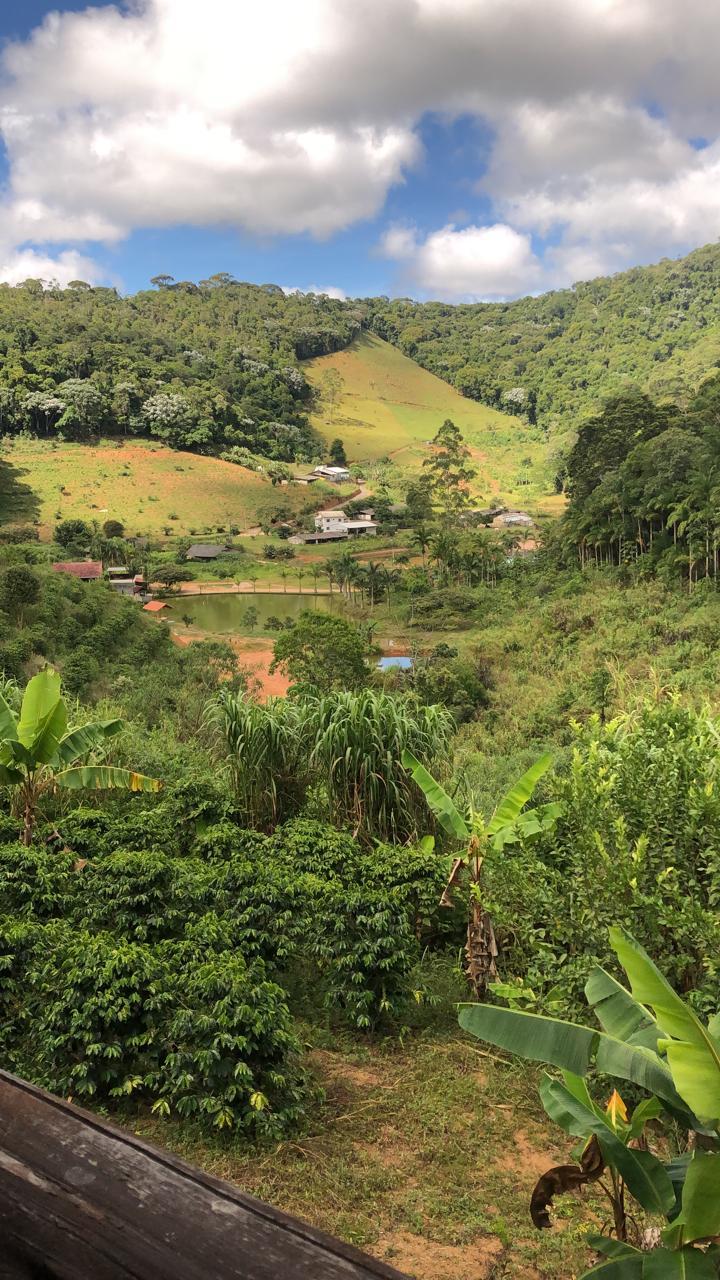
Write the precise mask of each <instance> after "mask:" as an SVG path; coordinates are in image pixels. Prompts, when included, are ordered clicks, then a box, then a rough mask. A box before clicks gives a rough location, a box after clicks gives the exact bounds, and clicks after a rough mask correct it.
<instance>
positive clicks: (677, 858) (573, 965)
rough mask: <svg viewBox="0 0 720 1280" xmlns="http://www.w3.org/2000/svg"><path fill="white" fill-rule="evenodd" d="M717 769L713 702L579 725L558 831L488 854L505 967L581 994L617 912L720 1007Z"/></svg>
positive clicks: (572, 995) (703, 1004) (677, 981)
mask: <svg viewBox="0 0 720 1280" xmlns="http://www.w3.org/2000/svg"><path fill="white" fill-rule="evenodd" d="M719 770H720V761H719V760H718V754H717V738H716V730H715V729H714V726H713V725H712V723H711V721H710V720H709V719H708V717H707V715H705V714H704V713H696V712H694V711H692V710H689V709H686V708H682V707H680V706H678V705H675V704H674V703H670V704H664V705H663V704H661V705H659V706H657V705H649V706H647V707H644V708H642V709H641V710H639V711H638V712H637V713H633V714H632V715H627V716H625V717H622V718H620V719H618V720H615V721H613V722H611V723H609V724H607V725H602V724H601V723H600V721H599V718H598V717H596V718H594V719H593V720H592V721H591V722H590V724H589V725H588V726H587V727H586V728H584V729H582V730H578V731H577V736H576V742H575V746H574V750H573V752H572V756H571V758H570V759H569V760H568V762H567V763H566V764H565V765H564V767H563V768H562V769H561V771H560V773H559V774H558V775H557V776H556V778H555V779H554V780H553V782H552V784H551V785H552V787H553V794H552V799H558V800H560V801H561V803H562V805H563V815H562V817H561V819H560V821H559V822H558V824H557V827H556V829H555V831H554V832H553V833H551V834H549V835H541V836H540V837H539V838H538V840H537V842H536V843H535V844H534V845H533V846H532V847H531V848H527V849H522V850H518V851H517V852H513V853H508V852H507V851H506V852H505V853H504V854H503V855H496V854H493V853H491V854H490V855H489V858H488V860H487V861H486V864H485V868H484V870H485V876H486V886H487V890H488V895H489V898H488V902H487V905H488V908H489V909H490V910H491V912H492V914H493V916H494V919H495V923H496V931H497V936H498V940H499V942H500V945H501V948H502V950H503V952H504V958H503V969H504V971H505V973H506V975H510V974H514V975H517V976H522V977H523V978H525V979H526V981H527V983H528V985H529V986H530V987H531V988H533V989H535V990H537V991H539V992H542V991H543V990H546V989H547V988H555V989H556V994H557V993H558V992H559V993H560V994H561V995H562V997H563V999H564V1001H565V1003H566V1004H567V1006H568V1008H569V1009H570V1008H572V1009H577V1008H580V1007H582V988H583V983H584V981H585V977H586V974H587V969H588V965H589V964H591V963H593V962H597V963H600V964H607V963H608V962H609V961H611V956H610V953H609V948H608V942H607V937H608V928H609V927H610V926H611V925H613V924H619V925H620V926H621V927H623V928H624V929H626V930H627V931H628V932H629V933H632V934H633V936H634V937H636V938H637V940H638V941H639V942H640V943H641V944H642V945H643V946H644V947H645V948H646V949H647V950H648V951H649V952H650V953H651V955H653V956H654V957H655V958H656V959H657V961H658V963H659V964H661V965H662V966H663V968H664V970H665V972H666V973H667V974H668V977H669V978H670V980H671V982H672V983H673V985H674V986H675V987H676V989H677V990H679V991H681V992H684V993H692V994H691V999H692V1001H693V1002H694V1003H695V1004H696V1005H697V1006H698V1007H699V1008H700V1010H701V1011H703V1012H706V1011H712V1012H714V1011H715V1010H716V1009H717V1007H718V1005H719V1004H720V965H719V964H718V960H717V943H716V939H717V904H718V902H719V901H720V853H719V852H718V851H719V850H720V789H719V788H718V771H719Z"/></svg>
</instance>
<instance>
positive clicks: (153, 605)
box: [143, 600, 171, 613]
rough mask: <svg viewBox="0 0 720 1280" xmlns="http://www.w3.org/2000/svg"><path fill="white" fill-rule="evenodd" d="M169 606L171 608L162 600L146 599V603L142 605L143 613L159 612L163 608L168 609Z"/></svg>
mask: <svg viewBox="0 0 720 1280" xmlns="http://www.w3.org/2000/svg"><path fill="white" fill-rule="evenodd" d="M169 608H171V606H170V605H169V604H166V603H165V601H164V600H148V602H147V604H144V605H143V612H144V613H161V612H162V610H163V609H169Z"/></svg>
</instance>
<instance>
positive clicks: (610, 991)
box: [585, 965, 664, 1049]
mask: <svg viewBox="0 0 720 1280" xmlns="http://www.w3.org/2000/svg"><path fill="white" fill-rule="evenodd" d="M585 998H586V1000H587V1002H588V1004H589V1005H590V1007H591V1009H592V1010H593V1012H594V1013H595V1016H596V1018H597V1020H598V1022H599V1023H600V1025H601V1026H602V1027H603V1028H604V1030H605V1031H607V1032H608V1034H609V1035H611V1036H617V1038H618V1039H619V1040H625V1041H627V1043H628V1044H643V1045H645V1046H646V1048H648V1049H656V1048H657V1043H658V1040H660V1039H662V1038H663V1036H664V1032H663V1031H661V1030H660V1028H659V1027H658V1024H657V1022H656V1021H655V1019H654V1017H653V1016H652V1013H651V1012H650V1010H649V1009H646V1008H645V1007H644V1005H641V1004H638V1001H637V1000H635V999H634V998H633V996H632V995H631V994H630V992H629V991H627V990H626V988H625V987H623V986H622V984H621V983H620V982H618V981H617V980H616V979H615V978H613V977H612V976H611V974H609V973H606V971H605V970H604V969H602V968H600V966H599V965H598V966H596V968H594V969H592V970H591V973H590V977H589V978H588V980H587V982H586V983H585Z"/></svg>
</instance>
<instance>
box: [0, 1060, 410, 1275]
mask: <svg viewBox="0 0 720 1280" xmlns="http://www.w3.org/2000/svg"><path fill="white" fill-rule="evenodd" d="M31 1278H32V1280H383V1278H384V1280H403V1277H402V1276H401V1275H400V1272H399V1271H395V1270H393V1268H391V1267H388V1266H385V1265H384V1264H383V1263H382V1262H378V1261H376V1260H375V1259H374V1258H370V1257H367V1256H366V1255H365V1254H362V1253H360V1252H358V1250H357V1249H353V1248H352V1247H351V1246H349V1245H345V1244H342V1243H341V1241H339V1240H334V1239H332V1238H331V1237H330V1236H326V1235H323V1233H322V1232H320V1231H315V1230H314V1229H313V1228H312V1227H309V1226H307V1225H306V1224H305V1223H303V1222H299V1221H297V1220H296V1219H295V1218H291V1217H289V1216H288V1215H287V1214H285V1213H280V1212H279V1211H278V1210H277V1209H273V1208H271V1207H270V1205H266V1204H263V1203H262V1202H261V1201H260V1200H255V1199H254V1198H253V1197H252V1196H248V1195H245V1194H244V1193H243V1192H242V1191H239V1190H238V1189H237V1188H236V1187H233V1186H231V1185H230V1184H229V1183H227V1182H221V1181H220V1180H219V1179H218V1178H211V1177H209V1176H208V1175H207V1174H204V1173H202V1172H201V1171H200V1170H199V1169H195V1168H193V1167H192V1166H191V1165H187V1164H185V1163H184V1162H183V1161H182V1160H178V1159H176V1158H175V1156H173V1155H170V1154H169V1153H168V1152H166V1151H161V1150H159V1149H157V1148H155V1147H152V1146H150V1145H149V1144H148V1143H145V1142H141V1141H140V1140H139V1139H138V1138H136V1137H134V1136H133V1134H131V1133H126V1132H125V1131H124V1130H122V1129H118V1128H116V1127H115V1126H114V1125H111V1124H107V1123H106V1122H105V1121H104V1120H102V1119H100V1118H99V1117H97V1116H95V1115H92V1114H90V1113H89V1112H87V1111H82V1110H80V1108H78V1107H75V1106H72V1105H70V1104H69V1103H67V1102H63V1101H62V1100H61V1099H59V1098H54V1097H52V1096H51V1095H50V1094H48V1093H45V1092H44V1091H43V1090H42V1089H37V1088H36V1087H35V1086H34V1085H31V1084H28V1083H27V1082H26V1081H24V1080H19V1079H17V1077H15V1076H12V1075H9V1074H8V1073H7V1072H4V1071H0V1280H31Z"/></svg>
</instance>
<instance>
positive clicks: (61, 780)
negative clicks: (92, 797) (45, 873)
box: [0, 667, 162, 845]
mask: <svg viewBox="0 0 720 1280" xmlns="http://www.w3.org/2000/svg"><path fill="white" fill-rule="evenodd" d="M60 683H61V682H60V676H59V675H58V673H57V672H56V671H52V670H51V669H50V668H49V667H46V668H45V670H44V671H40V672H39V673H38V674H37V675H36V676H33V678H32V680H30V681H29V683H28V685H27V688H26V689H25V692H24V694H23V699H22V703H21V704H20V712H19V714H16V712H15V711H14V709H13V707H12V706H11V704H10V703H8V702H6V700H5V698H4V697H3V696H2V694H0V787H6V788H9V789H10V791H11V794H12V796H13V803H14V804H15V805H16V806H17V809H18V812H20V813H22V816H23V837H22V838H23V843H24V844H26V845H29V844H30V842H31V840H32V838H33V834H34V830H35V824H36V822H37V813H38V808H39V805H40V800H41V797H42V796H43V795H44V794H45V793H46V792H48V791H54V790H56V789H57V788H58V787H59V788H62V789H64V790H69V791H78V790H84V789H89V790H98V791H99V790H103V791H105V790H112V789H114V788H122V789H123V790H125V791H135V792H137V791H159V790H160V787H161V785H162V784H161V783H160V782H159V781H158V780H157V779H155V778H148V777H146V776H145V775H144V774H140V773H136V772H134V771H133V770H130V769H120V768H117V767H111V766H108V765H107V764H104V763H99V761H102V760H103V759H104V756H105V753H106V750H107V748H106V745H105V744H106V743H107V741H108V740H109V739H110V738H112V737H114V735H115V734H116V733H118V732H119V731H120V729H121V728H122V721H120V720H106V721H96V722H95V723H91V724H85V725H81V726H78V727H76V728H74V729H68V708H67V705H66V703H65V701H64V699H63V697H62V694H61V691H60ZM89 761H90V763H88V762H89Z"/></svg>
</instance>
